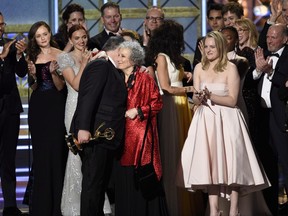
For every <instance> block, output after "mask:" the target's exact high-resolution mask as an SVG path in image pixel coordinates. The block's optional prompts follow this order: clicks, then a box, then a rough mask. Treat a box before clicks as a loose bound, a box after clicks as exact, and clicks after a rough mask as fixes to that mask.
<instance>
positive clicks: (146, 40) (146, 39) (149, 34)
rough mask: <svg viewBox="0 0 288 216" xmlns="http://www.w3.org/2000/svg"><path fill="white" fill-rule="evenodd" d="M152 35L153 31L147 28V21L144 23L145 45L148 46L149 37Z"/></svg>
mask: <svg viewBox="0 0 288 216" xmlns="http://www.w3.org/2000/svg"><path fill="white" fill-rule="evenodd" d="M150 36H151V31H150V30H149V29H148V28H147V26H146V25H145V23H143V44H142V45H143V46H147V45H148V42H149V39H150Z"/></svg>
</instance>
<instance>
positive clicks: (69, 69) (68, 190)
mask: <svg viewBox="0 0 288 216" xmlns="http://www.w3.org/2000/svg"><path fill="white" fill-rule="evenodd" d="M68 36H69V43H70V44H71V45H72V46H73V47H74V49H73V51H71V52H69V53H62V54H61V55H59V57H58V63H59V66H60V70H61V71H62V74H63V76H64V78H65V81H66V84H67V89H68V96H67V100H66V107H65V127H66V130H67V133H69V130H70V125H71V121H72V118H73V115H74V111H75V109H76V105H77V98H78V88H79V82H80V78H81V76H82V73H83V70H84V68H85V66H86V65H87V63H88V62H89V60H91V58H92V55H91V52H90V51H87V48H86V47H87V42H88V33H87V30H86V29H85V28H84V27H83V26H82V25H74V26H72V27H71V28H70V29H69V32H68ZM81 184H82V173H81V158H80V156H79V155H78V154H77V155H74V154H73V153H72V152H71V151H69V154H68V159H67V164H66V171H65V178H64V186H63V192H62V201H61V211H62V214H63V215H64V216H77V215H80V195H81V188H82V187H81ZM104 213H106V214H109V213H111V208H110V204H109V201H108V199H107V197H106V199H105V204H104Z"/></svg>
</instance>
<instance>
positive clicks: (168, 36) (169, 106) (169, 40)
mask: <svg viewBox="0 0 288 216" xmlns="http://www.w3.org/2000/svg"><path fill="white" fill-rule="evenodd" d="M183 50H184V38H183V26H182V25H180V24H179V23H177V22H175V21H173V20H165V21H164V22H163V23H162V25H161V26H160V27H159V28H157V29H155V30H154V32H153V35H152V37H151V38H150V40H149V43H148V50H147V54H146V61H147V62H154V70H155V76H156V79H157V82H158V87H159V89H160V94H161V95H162V100H163V109H162V110H161V112H160V113H159V121H158V125H159V140H160V153H161V160H162V165H163V183H164V189H165V194H166V199H167V204H168V210H169V214H170V215H193V214H194V213H195V214H198V215H204V212H203V204H202V203H200V202H199V201H200V200H202V199H201V198H200V199H198V200H199V201H197V200H193V199H194V197H192V196H195V195H192V196H191V194H189V193H187V192H186V191H184V190H182V188H177V186H176V184H175V181H176V170H177V166H178V162H179V160H180V154H181V150H182V147H183V144H184V141H185V138H186V137H187V132H188V128H189V125H190V122H191V119H192V113H191V110H190V109H189V106H188V100H187V96H186V93H187V92H192V91H193V88H192V87H191V86H186V87H183V83H182V79H183V78H184V77H185V76H186V75H189V74H191V73H185V72H184V69H183V58H182V56H181V54H182V52H183ZM191 78H192V77H188V80H189V81H190V80H191ZM200 195H201V194H200ZM196 202H199V203H197V205H196Z"/></svg>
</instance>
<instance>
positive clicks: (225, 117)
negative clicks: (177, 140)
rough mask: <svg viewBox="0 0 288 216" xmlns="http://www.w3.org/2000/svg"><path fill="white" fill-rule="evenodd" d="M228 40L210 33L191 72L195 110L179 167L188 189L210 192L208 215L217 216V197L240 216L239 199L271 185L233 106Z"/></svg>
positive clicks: (235, 80)
mask: <svg viewBox="0 0 288 216" xmlns="http://www.w3.org/2000/svg"><path fill="white" fill-rule="evenodd" d="M226 45H227V42H226V39H225V38H224V37H223V35H222V34H221V33H219V32H210V33H208V34H207V36H206V37H205V39H204V53H203V54H204V55H203V58H202V62H201V63H199V64H197V66H196V68H195V70H194V87H195V89H196V90H198V94H195V93H194V95H193V100H194V102H195V103H196V104H199V105H200V106H199V107H198V109H197V110H196V112H195V114H194V117H193V120H192V123H191V125H190V128H189V132H188V137H187V139H186V141H185V144H184V147H183V150H182V155H181V165H182V170H183V177H184V184H185V188H186V189H187V190H188V191H196V190H202V191H204V192H207V193H208V195H209V207H210V216H220V215H222V212H221V211H220V209H219V207H218V199H219V197H225V198H227V199H229V200H230V210H229V216H239V215H240V213H239V209H238V199H239V196H240V195H245V194H248V193H251V192H254V191H259V190H262V189H264V188H266V187H268V186H269V182H268V179H267V177H266V174H265V172H264V171H263V170H262V169H261V167H260V166H259V163H258V160H257V157H256V156H255V153H254V150H253V146H252V143H251V140H250V137H249V133H248V129H247V125H246V122H245V119H244V117H243V114H242V112H241V111H240V109H239V108H237V107H236V103H237V98H238V93H239V89H240V88H239V87H240V78H239V74H238V71H237V68H236V66H235V65H234V64H233V63H231V62H229V61H228V58H227V51H226Z"/></svg>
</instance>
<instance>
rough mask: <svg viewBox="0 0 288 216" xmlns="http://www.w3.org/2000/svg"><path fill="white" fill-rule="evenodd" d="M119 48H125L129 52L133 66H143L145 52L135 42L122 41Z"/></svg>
mask: <svg viewBox="0 0 288 216" xmlns="http://www.w3.org/2000/svg"><path fill="white" fill-rule="evenodd" d="M119 48H126V49H129V50H130V51H131V55H130V60H131V61H132V62H134V64H135V65H138V66H140V65H142V64H144V58H145V51H144V49H143V47H142V46H141V45H140V44H139V43H138V42H137V41H124V42H123V43H121V44H120V46H119Z"/></svg>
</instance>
